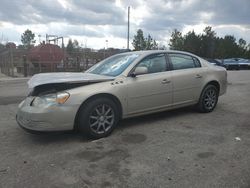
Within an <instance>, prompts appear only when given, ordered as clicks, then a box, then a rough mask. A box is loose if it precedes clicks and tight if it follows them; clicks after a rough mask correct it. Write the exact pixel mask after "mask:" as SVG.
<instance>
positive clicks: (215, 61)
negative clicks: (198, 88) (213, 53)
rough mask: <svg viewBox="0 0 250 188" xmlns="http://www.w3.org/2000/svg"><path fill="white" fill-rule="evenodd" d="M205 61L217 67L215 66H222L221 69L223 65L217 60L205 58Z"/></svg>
mask: <svg viewBox="0 0 250 188" xmlns="http://www.w3.org/2000/svg"><path fill="white" fill-rule="evenodd" d="M205 60H207V61H208V62H209V63H211V64H212V65H217V66H222V67H223V63H222V62H221V61H219V60H217V59H211V58H205Z"/></svg>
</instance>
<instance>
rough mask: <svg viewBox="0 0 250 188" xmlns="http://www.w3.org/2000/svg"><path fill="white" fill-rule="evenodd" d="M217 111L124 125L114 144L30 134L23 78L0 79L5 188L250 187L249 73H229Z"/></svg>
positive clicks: (183, 112) (0, 179) (1, 183)
mask: <svg viewBox="0 0 250 188" xmlns="http://www.w3.org/2000/svg"><path fill="white" fill-rule="evenodd" d="M228 81H229V86H228V91H227V94H226V95H224V96H222V97H220V99H219V103H218V106H217V108H216V109H215V111H214V112H212V113H209V114H200V113H197V112H195V111H194V110H193V109H192V108H184V109H180V110H175V111H171V112H164V113H158V114H153V115H150V116H143V117H139V118H133V119H128V120H124V121H122V122H121V123H120V125H119V127H118V128H117V129H116V130H115V131H114V132H113V134H112V135H111V136H110V137H107V138H104V139H100V140H97V141H92V140H87V139H86V138H84V137H82V136H81V135H80V134H79V133H74V132H61V133H53V134H44V135H31V134H29V133H26V132H24V131H23V130H22V129H21V128H19V127H18V125H17V123H16V121H15V113H16V110H17V105H18V103H19V102H20V101H21V100H22V98H24V97H25V95H26V94H27V92H28V91H27V86H26V80H25V79H21V80H18V79H15V80H0V187H1V188H2V187H3V188H5V187H8V188H9V187H18V188H19V187H26V188H28V187H35V188H39V187H60V188H61V187H136V188H138V187H250V157H249V156H250V99H249V97H250V71H230V72H228Z"/></svg>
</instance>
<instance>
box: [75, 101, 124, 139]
mask: <svg viewBox="0 0 250 188" xmlns="http://www.w3.org/2000/svg"><path fill="white" fill-rule="evenodd" d="M78 113H79V114H78V128H79V130H80V131H81V132H82V133H84V134H85V135H86V136H87V137H89V138H93V139H99V138H103V137H106V136H108V135H110V134H111V132H112V131H113V130H114V128H115V127H116V125H117V123H118V121H119V110H118V107H117V105H116V103H115V102H114V101H112V100H111V99H109V98H105V97H100V98H95V99H93V100H90V101H88V102H87V103H86V104H84V105H83V106H82V107H81V109H80V110H79V112H78Z"/></svg>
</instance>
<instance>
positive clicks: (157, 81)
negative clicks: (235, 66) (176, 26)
mask: <svg viewBox="0 0 250 188" xmlns="http://www.w3.org/2000/svg"><path fill="white" fill-rule="evenodd" d="M28 84H29V87H30V88H32V92H31V93H30V94H29V96H28V97H27V98H26V99H25V100H24V101H22V102H21V104H20V105H19V107H18V112H17V116H16V119H17V122H18V124H19V125H20V126H21V127H23V128H24V129H26V130H32V131H52V130H71V129H77V130H80V131H82V132H83V133H84V134H87V135H88V136H90V137H93V138H101V137H105V136H107V135H109V134H110V133H111V132H112V131H113V130H114V128H115V127H116V125H117V123H118V122H119V120H120V119H124V118H129V117H134V116H139V115H145V114H151V113H155V112H160V111H165V110H171V109H176V108H180V107H184V106H189V105H195V106H196V108H197V109H198V110H199V111H200V112H211V111H213V110H214V108H215V107H216V104H217V102H218V97H219V96H220V95H223V94H224V93H225V92H226V88H227V71H226V70H225V68H223V67H219V66H213V65H211V64H210V63H208V62H207V61H206V60H204V59H202V58H200V57H198V56H196V55H193V54H191V53H187V52H182V51H161V50H158V51H135V52H128V53H122V54H118V55H114V56H111V57H109V58H107V59H105V60H103V61H101V62H100V63H98V64H95V65H94V66H93V67H91V68H90V69H89V70H87V71H86V72H85V73H42V74H37V75H34V76H33V77H32V78H31V79H30V80H29V82H28Z"/></svg>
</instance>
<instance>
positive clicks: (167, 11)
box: [0, 0, 250, 49]
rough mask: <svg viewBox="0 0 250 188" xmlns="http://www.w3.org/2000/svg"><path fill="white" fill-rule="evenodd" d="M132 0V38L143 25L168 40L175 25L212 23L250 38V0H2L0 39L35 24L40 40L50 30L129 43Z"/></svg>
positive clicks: (100, 43) (96, 42) (15, 37)
mask: <svg viewBox="0 0 250 188" xmlns="http://www.w3.org/2000/svg"><path fill="white" fill-rule="evenodd" d="M128 6H130V7H131V17H130V19H131V30H130V43H131V42H132V39H133V36H134V34H135V33H136V30H137V29H139V28H141V29H143V31H144V33H145V35H147V34H151V35H152V36H153V38H155V39H156V40H157V41H158V42H159V43H160V44H161V45H166V46H167V45H168V43H169V38H170V35H171V32H172V30H173V29H174V28H177V29H178V30H180V31H182V32H183V33H186V32H188V31H190V30H193V29H194V31H195V32H197V33H201V32H202V30H203V29H204V28H205V26H207V25H210V26H212V27H213V29H214V30H215V31H216V33H217V35H218V36H224V35H225V34H230V35H234V36H235V37H236V39H237V40H238V39H239V38H240V37H242V38H244V39H245V40H246V41H247V43H250V0H92V1H90V0H1V2H0V42H2V43H3V42H6V41H14V42H15V43H21V42H20V38H21V34H22V33H23V32H24V31H25V30H26V29H30V30H32V31H33V32H34V33H35V34H36V41H37V42H39V37H38V35H41V37H40V41H42V40H45V35H46V34H51V35H58V36H63V37H65V39H66V41H67V40H68V39H69V38H72V39H77V40H78V41H79V44H80V45H81V46H87V47H90V48H96V49H98V48H104V47H106V46H108V47H115V48H126V44H127V43H126V37H127V7H128ZM106 41H107V42H106ZM66 43H67V42H66ZM130 47H132V45H131V44H130Z"/></svg>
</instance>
